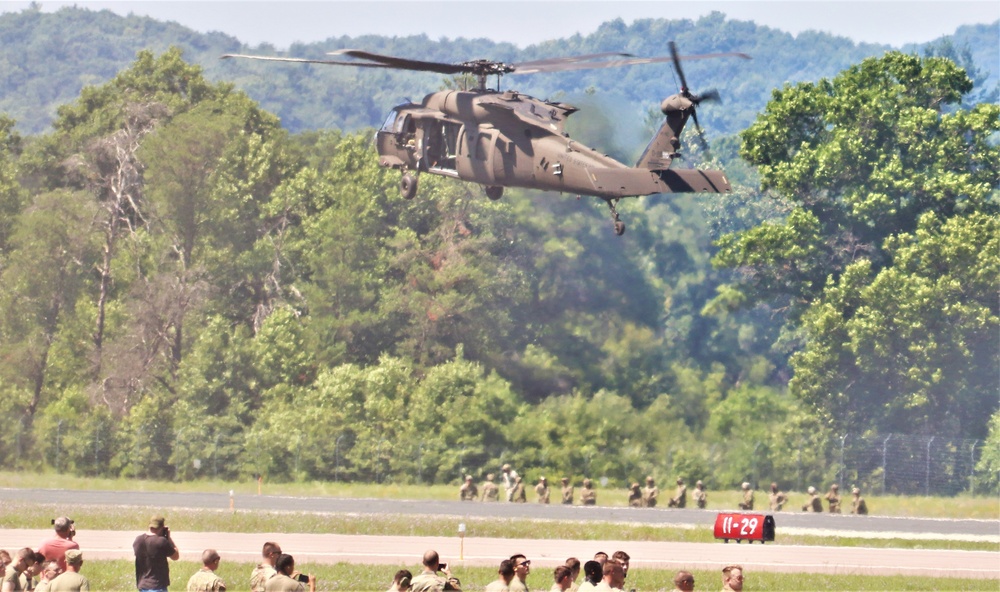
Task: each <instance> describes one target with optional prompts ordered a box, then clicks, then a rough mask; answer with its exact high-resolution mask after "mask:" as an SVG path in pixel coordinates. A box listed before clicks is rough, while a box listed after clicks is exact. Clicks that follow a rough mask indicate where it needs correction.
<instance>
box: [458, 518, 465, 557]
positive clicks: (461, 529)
mask: <svg viewBox="0 0 1000 592" xmlns="http://www.w3.org/2000/svg"><path fill="white" fill-rule="evenodd" d="M458 537H459V541H460V542H459V543H458V560H459V561H465V523H464V522H459V523H458Z"/></svg>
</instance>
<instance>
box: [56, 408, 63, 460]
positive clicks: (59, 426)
mask: <svg viewBox="0 0 1000 592" xmlns="http://www.w3.org/2000/svg"><path fill="white" fill-rule="evenodd" d="M62 424H63V420H61V419H60V420H59V421H57V422H56V462H55V465H56V466H55V469H56V471H58V470H59V456H60V453H61V452H62Z"/></svg>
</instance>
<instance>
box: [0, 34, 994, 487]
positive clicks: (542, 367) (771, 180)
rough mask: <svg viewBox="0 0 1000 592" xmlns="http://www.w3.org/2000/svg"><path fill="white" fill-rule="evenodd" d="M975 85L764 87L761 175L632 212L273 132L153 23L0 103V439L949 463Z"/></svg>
mask: <svg viewBox="0 0 1000 592" xmlns="http://www.w3.org/2000/svg"><path fill="white" fill-rule="evenodd" d="M636 26H640V25H638V24H637V25H636ZM674 26H678V27H681V28H683V27H688V26H693V25H691V24H690V23H687V24H684V23H681V24H679V25H674ZM609 30H615V27H614V26H612V27H611V28H610V29H609ZM622 34H627V32H622ZM577 41H580V40H577ZM734 43H735V41H734ZM939 53H941V52H939ZM689 76H691V74H690V73H689ZM977 88H979V87H977V86H976V81H975V80H973V77H972V76H970V74H969V72H968V71H967V70H964V69H963V68H961V67H959V66H958V65H957V64H956V63H955V61H953V60H951V59H948V58H947V57H940V56H937V55H928V56H924V57H920V56H918V55H913V54H904V53H901V52H888V53H884V54H881V53H880V55H879V56H878V57H869V58H866V59H861V60H859V61H858V62H857V63H855V64H854V65H848V66H845V68H844V69H843V70H841V71H840V72H839V73H837V74H835V75H834V76H833V77H832V78H829V79H827V78H821V79H819V80H815V81H809V82H803V83H798V84H787V85H784V86H782V87H781V88H779V89H777V90H774V92H773V94H772V95H771V98H770V100H769V101H768V102H767V103H766V105H764V106H763V107H762V109H761V111H760V112H759V113H756V114H754V118H753V120H752V122H751V123H750V124H749V127H746V129H745V130H744V131H742V133H741V135H740V136H739V137H733V138H729V139H726V140H723V141H720V142H719V146H720V148H721V149H720V150H719V151H718V152H719V153H720V155H719V156H718V157H717V158H719V159H720V161H721V164H722V165H723V166H725V167H726V168H730V167H732V168H739V167H743V170H745V171H746V172H747V173H746V180H747V182H746V183H743V184H739V185H738V186H737V187H736V189H735V191H734V192H733V193H731V194H729V195H725V196H714V195H710V196H691V195H677V196H651V197H649V198H642V199H637V200H635V201H633V202H632V203H631V204H630V205H629V207H628V215H629V217H630V219H631V220H633V222H631V223H630V230H629V234H628V235H627V236H626V237H624V238H623V239H616V237H614V236H612V233H611V231H610V229H609V227H608V225H607V224H606V220H605V219H604V218H605V214H604V212H602V211H601V209H600V208H599V207H597V204H594V203H592V202H590V201H588V200H580V201H578V200H575V199H568V198H567V197H566V196H559V195H552V194H539V193H534V192H522V191H508V192H507V194H506V197H505V199H504V200H501V201H499V202H494V201H491V200H488V199H485V198H484V196H483V195H482V191H481V189H480V188H478V187H475V186H471V185H466V184H462V183H458V182H455V181H452V180H449V179H441V178H437V177H433V176H429V175H428V176H424V177H423V178H422V179H421V195H420V197H419V198H418V199H414V200H403V199H401V198H400V197H399V195H398V191H397V182H398V173H395V172H393V171H387V170H385V169H382V168H381V167H379V166H378V163H377V159H376V158H375V157H374V152H373V148H372V145H371V142H370V137H371V130H363V131H360V132H357V133H352V132H345V131H336V130H330V131H301V130H292V131H290V130H289V127H288V126H287V125H285V126H283V125H282V122H281V120H279V118H278V117H277V116H276V115H275V114H273V113H271V112H269V111H268V110H267V109H266V107H265V106H263V105H262V104H261V103H258V102H256V101H254V100H253V99H251V98H250V96H248V94H246V93H245V92H244V91H241V90H238V89H237V87H236V85H235V84H234V83H232V82H226V81H222V82H213V81H211V80H210V79H209V78H208V77H207V76H206V72H205V71H204V70H203V69H202V68H201V67H199V66H197V65H194V64H192V63H190V62H188V61H186V60H185V58H184V53H183V52H182V51H181V50H180V49H179V48H176V47H175V48H170V49H167V50H165V51H163V52H162V53H158V52H155V51H141V52H140V53H139V54H138V56H137V57H136V58H135V59H134V61H133V62H132V63H131V65H129V66H128V67H127V68H124V69H122V70H121V71H119V72H118V73H117V74H116V75H115V76H114V77H113V78H112V79H110V80H109V81H108V82H105V83H101V84H97V85H92V86H87V87H85V88H84V89H83V90H82V91H81V92H80V94H79V96H78V97H76V98H75V99H73V100H72V101H68V102H66V103H65V104H63V105H61V106H60V107H59V108H58V110H57V112H56V117H55V119H54V121H53V124H52V129H51V130H50V131H47V132H45V133H38V134H32V135H21V134H20V133H19V132H18V131H17V124H16V121H14V119H12V118H11V117H9V116H4V117H2V118H0V212H2V216H0V412H2V413H4V414H5V415H6V416H7V417H8V418H12V420H13V421H12V422H11V426H12V427H11V429H7V430H4V431H3V432H2V433H0V458H3V459H4V463H5V466H19V467H39V466H45V465H47V466H49V467H54V468H56V469H59V470H67V471H70V472H74V473H80V474H87V475H124V476H136V477H153V478H180V479H193V478H199V477H213V476H214V477H229V478H239V477H244V478H245V477H247V476H249V475H252V474H260V473H265V474H267V475H269V476H270V477H271V478H276V479H349V480H376V481H384V480H394V481H418V482H453V481H455V480H457V479H458V478H459V477H460V476H461V475H463V474H464V473H466V472H470V473H475V474H482V473H485V472H487V469H495V467H496V466H497V465H498V464H500V463H501V462H508V461H512V462H515V463H517V466H518V467H520V468H523V469H524V472H523V474H526V473H527V472H531V473H536V472H539V471H540V472H542V473H543V474H565V475H568V476H571V477H573V478H574V479H576V478H582V477H584V476H591V477H599V476H606V477H608V478H609V479H610V480H611V482H612V483H616V484H624V483H627V482H629V481H633V480H636V479H638V478H639V476H641V475H645V474H654V473H659V474H661V475H662V474H667V475H672V474H678V475H681V476H685V477H688V478H691V479H698V478H701V479H704V480H706V482H707V483H710V486H712V487H720V486H722V487H726V486H734V485H736V484H738V483H740V482H742V481H744V480H753V481H754V482H755V483H756V482H760V481H763V480H779V481H784V482H786V483H791V484H796V485H798V486H800V487H801V486H802V485H803V484H810V483H813V484H819V483H824V482H827V481H828V480H830V479H831V478H832V477H833V476H835V475H839V476H840V477H845V471H846V472H847V473H848V474H847V475H846V476H847V477H850V478H851V480H852V481H853V482H856V483H858V484H862V485H864V484H871V483H873V482H875V481H876V480H878V479H879V476H880V473H879V471H880V470H881V468H880V467H879V465H878V464H877V463H873V462H871V461H870V460H869V461H863V460H861V457H862V456H863V453H862V452H858V460H857V462H853V463H852V464H851V465H850V466H849V467H847V466H846V465H845V456H844V454H845V453H844V448H845V445H846V444H845V442H846V441H847V437H848V436H847V434H853V437H852V438H851V439H850V443H851V445H852V446H855V445H856V446H861V445H862V444H863V443H864V442H868V441H875V440H877V441H878V442H882V439H883V438H884V436H883V437H881V438H876V436H878V434H889V433H896V434H900V435H901V436H907V437H914V438H920V437H925V438H926V437H931V436H933V435H936V434H940V435H941V436H940V437H941V440H939V442H941V450H942V454H941V456H940V458H936V459H935V463H937V464H936V465H935V466H936V468H937V469H939V472H940V474H941V479H942V480H941V483H940V487H939V486H938V484H936V485H935V488H936V489H935V490H936V491H939V492H941V493H953V492H955V491H959V490H962V489H964V488H965V486H966V485H968V481H964V482H963V481H962V479H964V477H965V476H968V475H969V474H970V473H971V472H972V471H973V468H972V467H971V466H966V465H967V464H968V462H969V461H968V459H969V455H968V449H967V448H963V447H965V446H967V442H972V441H976V440H981V439H983V438H986V437H987V435H988V434H995V433H996V429H995V424H996V419H995V417H996V414H997V407H998V400H997V391H996V383H995V380H994V379H995V373H996V368H997V367H998V363H1000V352H998V343H997V340H996V339H995V336H996V335H997V329H998V328H1000V311H998V303H997V299H996V287H997V278H998V277H1000V249H998V246H1000V245H998V243H997V240H998V239H997V237H998V236H1000V235H998V232H997V231H998V227H997V226H998V217H997V214H998V212H997V207H998V200H997V198H998V187H1000V178H998V175H1000V173H998V171H1000V149H998V143H997V132H998V131H1000V123H998V119H1000V108H998V107H997V105H996V104H995V103H990V102H979V103H974V104H969V103H968V102H967V101H968V98H969V97H970V95H972V94H974V92H975V90H976V89H977ZM359 92H360V91H359ZM345 100H347V101H350V98H349V97H347V98H346V99H345ZM584 133H586V130H584ZM727 149H728V152H727ZM737 152H738V156H737ZM741 158H742V163H741V161H740V159H741ZM757 179H759V181H760V183H759V186H758V184H757V182H756V181H757ZM991 416H992V417H993V418H994V419H993V420H992V424H993V430H992V432H991V431H990V430H991V427H990V426H991V420H990V418H991ZM946 436H947V438H949V439H947V442H948V443H945V440H946ZM993 437H995V436H993ZM900 440H903V438H900ZM837 445H839V447H840V448H839V457H838V456H837V454H836V451H835V448H836V446H837ZM900 446H903V445H902V444H900ZM972 446H973V450H972V452H973V455H972V456H973V457H974V456H975V452H976V451H975V443H973V445H972ZM929 448H930V446H929V445H928V457H929V456H930V451H929ZM952 449H954V454H952V455H950V456H949V455H948V454H945V452H947V451H949V450H952ZM792 450H797V451H798V454H797V456H796V457H795V458H792V457H791V456H790V454H789V452H788V451H792ZM900 450H901V452H900V454H901V455H904V456H905V455H906V454H910V452H909V449H907V450H905V451H903V450H902V448H901V449H900ZM949 454H950V453H949ZM956 459H962V460H961V462H964V463H966V465H959V464H958V462H959V461H958V460H956ZM987 460H988V459H987ZM928 462H930V459H929V458H928ZM984 462H985V461H984ZM990 462H992V461H990ZM921 466H923V465H921ZM984 466H985V465H984ZM990 479H992V481H991V480H990ZM881 482H882V483H883V484H885V483H886V481H885V479H884V477H883V478H882V481H881ZM983 483H985V484H987V485H989V486H992V487H994V488H995V487H996V480H995V476H991V475H986V476H985V477H984V481H983ZM911 486H912V483H911V482H908V481H906V480H905V479H904V480H901V481H899V482H893V481H891V480H890V482H889V485H888V487H890V488H894V489H896V490H898V491H904V492H905V491H907V490H908V488H911Z"/></svg>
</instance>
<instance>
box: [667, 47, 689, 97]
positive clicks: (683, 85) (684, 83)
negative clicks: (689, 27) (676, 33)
mask: <svg viewBox="0 0 1000 592" xmlns="http://www.w3.org/2000/svg"><path fill="white" fill-rule="evenodd" d="M670 57H671V58H672V59H673V60H674V69H676V70H677V76H679V77H680V79H681V94H682V95H684V96H685V97H687V96H688V95H690V94H691V93H690V91H688V83H687V80H686V79H685V78H684V69H683V68H681V60H680V57H678V54H677V44H676V43H674V42H673V41H671V42H670Z"/></svg>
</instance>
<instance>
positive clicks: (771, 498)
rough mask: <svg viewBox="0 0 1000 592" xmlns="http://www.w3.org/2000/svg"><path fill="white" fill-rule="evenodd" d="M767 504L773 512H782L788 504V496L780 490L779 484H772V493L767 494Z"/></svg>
mask: <svg viewBox="0 0 1000 592" xmlns="http://www.w3.org/2000/svg"><path fill="white" fill-rule="evenodd" d="M767 502H768V505H769V506H770V507H771V511H772V512H780V511H781V508H782V507H783V506H784V505H785V504H787V503H788V495H786V494H785V492H784V491H780V490H779V489H778V484H777V483H771V493H769V494H767Z"/></svg>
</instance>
